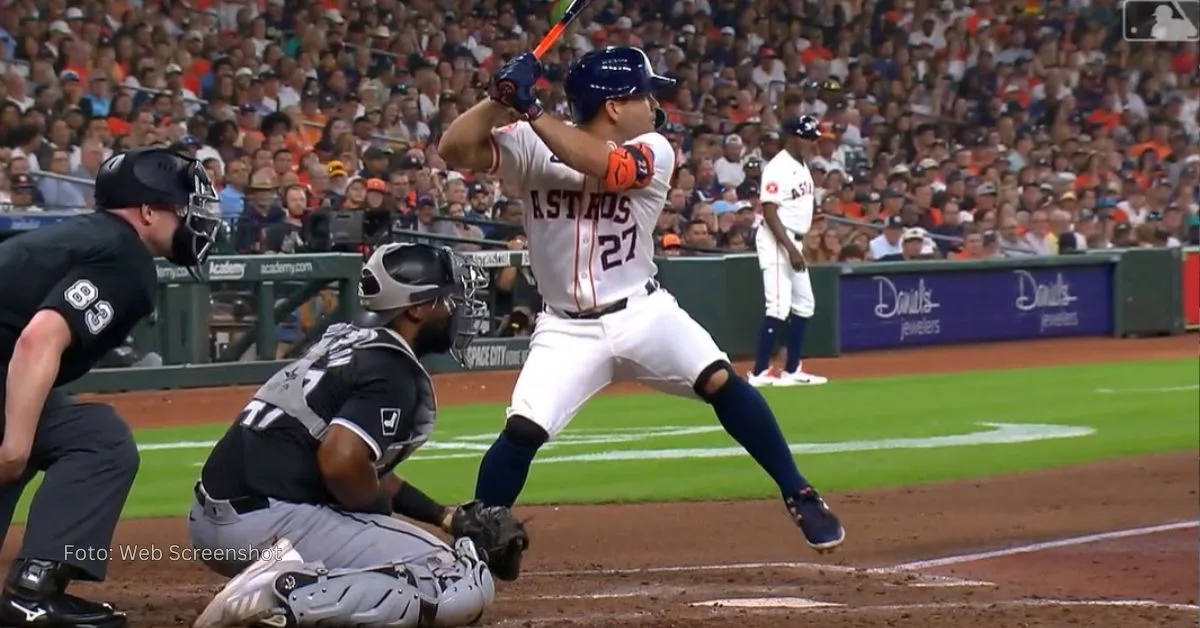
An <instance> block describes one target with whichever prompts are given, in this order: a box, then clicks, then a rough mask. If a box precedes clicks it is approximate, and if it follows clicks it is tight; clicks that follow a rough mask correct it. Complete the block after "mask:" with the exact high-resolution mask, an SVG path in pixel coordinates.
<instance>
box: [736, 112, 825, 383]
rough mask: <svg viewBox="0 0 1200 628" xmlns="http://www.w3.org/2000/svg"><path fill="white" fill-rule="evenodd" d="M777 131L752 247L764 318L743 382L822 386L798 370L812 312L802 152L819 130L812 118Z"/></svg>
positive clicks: (809, 203)
mask: <svg viewBox="0 0 1200 628" xmlns="http://www.w3.org/2000/svg"><path fill="white" fill-rule="evenodd" d="M783 132H784V135H785V137H786V143H785V144H784V147H783V150H781V151H779V153H778V154H776V155H775V156H774V157H773V158H771V161H769V162H767V167H766V168H764V169H763V173H762V185H761V186H760V187H759V189H760V190H761V191H760V192H759V194H760V197H759V198H760V199H761V200H762V212H763V215H762V224H760V225H759V226H758V229H757V234H756V235H755V237H754V244H755V248H756V249H757V251H758V265H759V267H760V268H761V269H762V278H763V296H764V298H765V299H764V300H765V301H766V315H765V316H763V321H762V326H761V328H760V329H759V337H758V350H757V352H756V354H755V357H754V370H753V371H751V373H750V377H749V380H750V384H751V385H753V386H798V385H813V384H824V383H825V382H826V381H828V380H826V379H825V378H824V377H821V376H820V375H812V374H810V373H805V372H804V370H803V369H802V368H801V366H800V353H801V351H802V350H803V349H804V332H805V329H806V328H807V326H808V319H809V318H811V317H812V315H813V311H814V309H815V307H816V301H815V300H814V299H813V290H812V280H811V279H810V278H809V276H808V267H807V262H806V261H805V259H804V254H803V252H801V250H800V247H801V243H803V242H804V234H806V233H808V230H809V229H810V228H811V227H812V221H813V209H814V207H815V204H814V199H815V196H814V192H815V190H814V186H813V178H812V173H811V172H810V171H809V169H808V164H807V163H806V162H805V153H806V152H808V151H811V150H812V143H813V142H814V141H815V140H817V139H819V138H820V137H821V129H820V126H819V124H818V122H817V119H816V118H814V117H812V116H801V117H800V118H794V119H790V120H785V121H784V123H783ZM785 330H786V332H787V360H786V362H785V363H784V367H783V372H782V373H781V374H780V375H779V376H778V377H776V376H774V375H772V374H771V372H770V366H771V355H772V354H773V353H774V352H775V347H776V345H777V341H778V336H780V335H783V333H784V331H785Z"/></svg>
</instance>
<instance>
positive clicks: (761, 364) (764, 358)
mask: <svg viewBox="0 0 1200 628" xmlns="http://www.w3.org/2000/svg"><path fill="white" fill-rule="evenodd" d="M782 327H783V321H781V320H779V319H778V318H775V317H773V316H764V317H763V319H762V326H761V327H759V329H758V351H757V352H756V353H755V354H754V371H753V373H754V374H755V375H758V374H760V373H762V372H763V371H765V370H767V369H768V368H769V367H770V366H771V354H772V353H775V340H776V336H778V335H779V330H780V329H781V328H782Z"/></svg>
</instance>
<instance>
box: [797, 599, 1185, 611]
mask: <svg viewBox="0 0 1200 628" xmlns="http://www.w3.org/2000/svg"><path fill="white" fill-rule="evenodd" d="M1047 606H1050V607H1054V606H1058V607H1073V606H1102V607H1125V608H1148V609H1158V610H1165V611H1175V612H1180V613H1195V612H1197V611H1200V607H1198V606H1196V605H1195V604H1168V603H1166V602H1156V601H1154V600H1007V601H994V602H929V603H918V604H880V605H872V606H838V607H835V606H813V607H809V608H805V609H800V610H806V611H810V612H852V613H854V612H904V611H921V610H931V611H936V610H952V609H964V608H972V609H992V608H1033V607H1047ZM789 610H796V609H793V608H789Z"/></svg>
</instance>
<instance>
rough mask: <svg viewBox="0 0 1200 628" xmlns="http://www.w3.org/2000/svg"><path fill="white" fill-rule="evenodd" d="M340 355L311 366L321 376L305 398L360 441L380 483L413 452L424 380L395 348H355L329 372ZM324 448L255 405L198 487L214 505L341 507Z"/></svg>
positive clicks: (290, 420) (274, 411)
mask: <svg viewBox="0 0 1200 628" xmlns="http://www.w3.org/2000/svg"><path fill="white" fill-rule="evenodd" d="M380 333H381V334H383V333H388V332H383V331H381V332H380ZM399 342H403V341H399ZM405 348H407V345H405ZM335 354H336V352H335V351H334V352H330V353H327V354H326V355H325V356H324V357H322V358H321V359H319V360H318V361H317V362H316V363H315V364H314V365H313V368H314V369H316V370H318V371H319V372H320V373H321V374H320V375H319V379H317V381H316V383H315V385H312V388H311V390H310V391H309V393H308V395H307V399H308V406H309V408H310V409H311V410H312V411H313V412H315V413H316V414H317V415H318V416H320V417H321V418H322V419H324V420H325V421H326V422H328V423H331V424H337V425H342V426H343V427H346V428H348V429H350V430H352V431H353V432H354V433H355V434H357V435H358V436H359V437H360V438H362V439H363V441H364V442H366V443H367V446H368V447H369V448H370V449H371V457H372V461H373V462H374V463H375V468H376V471H377V472H378V474H379V476H380V477H382V476H383V475H384V474H385V473H390V472H391V470H392V469H393V468H395V466H396V465H397V464H399V462H400V460H401V458H402V456H401V454H407V453H408V452H407V451H406V448H405V446H404V445H403V444H404V443H406V442H410V441H411V440H412V439H413V436H414V426H413V424H412V417H415V416H417V404H418V403H419V402H420V395H419V394H418V388H417V382H418V381H419V378H423V377H426V375H425V374H424V373H421V372H420V371H419V370H418V369H419V367H418V366H417V363H416V361H415V359H413V358H410V357H409V356H408V355H405V354H403V353H401V352H400V351H398V350H395V349H388V348H382V347H372V348H356V349H354V350H353V354H352V357H351V358H350V360H349V361H348V362H345V361H344V360H339V362H342V364H340V365H334V366H330V356H331V355H335ZM288 368H290V367H288ZM320 445H321V443H320V441H318V440H316V439H315V438H314V437H313V436H312V435H311V434H310V433H309V431H308V429H307V428H306V427H305V426H304V425H303V424H302V423H301V422H300V421H299V420H298V419H296V418H294V417H291V416H289V415H286V414H284V413H283V412H282V411H280V410H279V409H278V408H273V407H269V406H265V405H264V404H263V402H261V401H259V400H257V399H256V400H252V401H251V402H250V403H249V404H248V405H247V407H246V409H245V410H243V411H242V413H241V414H239V415H238V417H237V420H236V421H234V423H233V425H232V426H231V427H230V428H229V430H228V431H227V432H226V433H225V435H224V436H223V437H221V440H220V441H218V442H217V444H216V446H215V447H214V448H213V450H212V453H211V454H209V457H208V460H207V461H206V462H205V463H204V469H203V471H202V472H201V483H202V484H203V485H204V489H205V491H206V492H207V493H208V494H209V496H210V497H213V498H214V499H232V498H238V497H270V498H274V499H278V500H280V501H285V502H292V503H306V504H325V505H330V506H337V505H338V502H337V499H336V498H335V497H334V496H333V494H332V493H330V492H329V490H328V489H327V488H326V487H325V479H324V476H322V475H321V469H320V468H319V467H318V465H317V448H318V447H320ZM385 514H390V513H385Z"/></svg>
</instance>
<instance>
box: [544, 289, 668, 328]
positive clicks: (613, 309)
mask: <svg viewBox="0 0 1200 628" xmlns="http://www.w3.org/2000/svg"><path fill="white" fill-rule="evenodd" d="M655 292H658V282H657V281H655V280H653V279H651V280H650V281H647V282H646V296H650V295H652V294H654V293H655ZM627 307H629V298H628V297H626V298H624V299H621V300H619V301H613V302H612V303H609V304H608V305H606V306H604V307H602V308H597V309H594V310H588V311H586V312H568V311H566V310H555V312H556V313H557V314H561V315H563V316H565V317H567V318H570V319H573V320H577V321H590V320H596V319H597V318H600V317H601V316H608V315H609V314H616V313H617V312H620V311H621V310H623V309H625V308H627Z"/></svg>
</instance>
